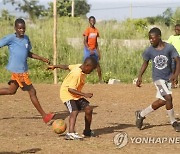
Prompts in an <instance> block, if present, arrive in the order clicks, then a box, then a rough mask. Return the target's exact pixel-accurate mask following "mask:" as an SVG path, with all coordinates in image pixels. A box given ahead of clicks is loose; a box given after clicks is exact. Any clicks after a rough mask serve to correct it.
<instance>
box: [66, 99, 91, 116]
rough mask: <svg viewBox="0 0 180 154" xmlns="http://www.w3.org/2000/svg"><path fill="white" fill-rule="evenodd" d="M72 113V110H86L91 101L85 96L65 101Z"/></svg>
mask: <svg viewBox="0 0 180 154" xmlns="http://www.w3.org/2000/svg"><path fill="white" fill-rule="evenodd" d="M64 104H65V105H66V107H67V109H68V110H69V112H70V113H71V112H72V111H80V110H84V109H85V107H87V106H89V102H88V101H87V100H86V99H85V98H80V99H78V100H69V101H67V102H65V103H64Z"/></svg>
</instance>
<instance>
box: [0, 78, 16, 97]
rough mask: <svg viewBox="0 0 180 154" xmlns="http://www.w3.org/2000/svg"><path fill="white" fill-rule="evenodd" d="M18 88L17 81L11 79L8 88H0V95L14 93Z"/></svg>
mask: <svg viewBox="0 0 180 154" xmlns="http://www.w3.org/2000/svg"><path fill="white" fill-rule="evenodd" d="M18 88H19V85H18V83H17V82H16V81H11V82H10V83H9V87H8V88H1V89H0V95H14V94H15V93H16V91H17V89H18Z"/></svg>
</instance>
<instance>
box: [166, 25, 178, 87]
mask: <svg viewBox="0 0 180 154" xmlns="http://www.w3.org/2000/svg"><path fill="white" fill-rule="evenodd" d="M168 43H170V44H172V45H173V46H174V47H175V48H176V50H177V52H178V53H179V54H180V24H177V25H175V35H171V36H170V37H169V39H168ZM172 67H173V69H174V68H175V63H174V61H173V64H172ZM178 82H180V81H178ZM172 87H173V88H177V85H176V83H174V85H172Z"/></svg>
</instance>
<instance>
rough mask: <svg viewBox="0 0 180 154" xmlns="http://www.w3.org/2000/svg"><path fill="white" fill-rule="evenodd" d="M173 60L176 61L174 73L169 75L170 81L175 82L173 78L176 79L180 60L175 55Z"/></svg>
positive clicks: (179, 68)
mask: <svg viewBox="0 0 180 154" xmlns="http://www.w3.org/2000/svg"><path fill="white" fill-rule="evenodd" d="M174 60H175V62H176V69H175V71H174V73H173V74H172V76H171V77H170V81H171V82H176V81H175V80H177V78H178V75H179V70H180V60H179V57H175V58H174Z"/></svg>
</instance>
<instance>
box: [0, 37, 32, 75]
mask: <svg viewBox="0 0 180 154" xmlns="http://www.w3.org/2000/svg"><path fill="white" fill-rule="evenodd" d="M3 46H8V49H9V60H8V65H7V66H6V68H7V69H8V70H9V71H11V72H13V73H24V72H26V71H27V70H28V65H27V58H28V53H29V51H30V50H31V48H32V47H31V43H30V40H29V37H28V36H27V35H24V37H23V38H18V37H16V34H9V35H7V36H5V37H4V38H2V39H1V40H0V48H1V47H3Z"/></svg>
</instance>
